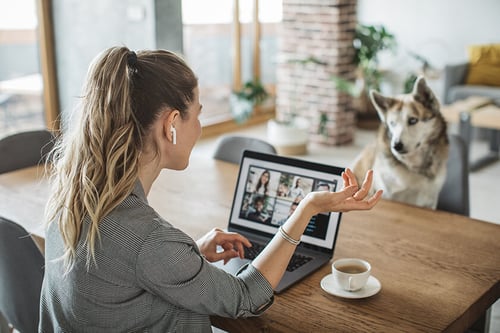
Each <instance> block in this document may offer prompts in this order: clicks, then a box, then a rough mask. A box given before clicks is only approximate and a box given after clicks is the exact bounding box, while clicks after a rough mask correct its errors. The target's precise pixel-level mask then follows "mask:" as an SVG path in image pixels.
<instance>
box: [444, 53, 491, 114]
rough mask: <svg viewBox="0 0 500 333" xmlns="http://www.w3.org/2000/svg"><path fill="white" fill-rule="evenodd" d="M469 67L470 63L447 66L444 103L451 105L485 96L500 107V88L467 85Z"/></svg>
mask: <svg viewBox="0 0 500 333" xmlns="http://www.w3.org/2000/svg"><path fill="white" fill-rule="evenodd" d="M469 67H470V66H469V63H468V62H464V63H458V64H453V65H447V66H445V68H444V89H443V93H444V96H443V99H442V100H443V103H444V104H451V103H453V102H455V101H458V100H461V99H465V98H467V97H469V96H485V97H489V98H491V99H492V100H493V102H494V103H495V104H496V105H500V86H489V85H483V84H467V83H466V78H467V75H468V74H469V73H468V71H469Z"/></svg>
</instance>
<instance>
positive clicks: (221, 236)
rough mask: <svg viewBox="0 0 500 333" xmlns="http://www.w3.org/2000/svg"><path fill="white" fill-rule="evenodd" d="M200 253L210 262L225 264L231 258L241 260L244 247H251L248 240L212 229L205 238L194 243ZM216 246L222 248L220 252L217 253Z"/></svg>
mask: <svg viewBox="0 0 500 333" xmlns="http://www.w3.org/2000/svg"><path fill="white" fill-rule="evenodd" d="M196 244H197V245H198V247H199V248H200V251H201V253H202V254H203V255H204V256H205V258H207V260H208V261H210V262H215V261H219V260H224V264H226V263H227V262H228V261H229V260H231V259H232V258H236V257H240V258H243V257H244V254H245V250H244V247H245V246H246V247H251V246H252V244H251V243H250V241H249V240H248V239H246V238H245V237H243V236H242V235H240V234H238V233H235V232H225V231H223V230H222V229H219V228H214V229H212V230H211V231H210V232H208V233H207V234H206V235H205V236H203V237H202V238H200V239H199V240H197V241H196ZM217 245H220V246H221V247H222V249H223V250H222V251H220V252H217Z"/></svg>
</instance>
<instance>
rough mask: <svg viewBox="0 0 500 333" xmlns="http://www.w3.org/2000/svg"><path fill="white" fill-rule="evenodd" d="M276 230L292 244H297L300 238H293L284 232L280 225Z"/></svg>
mask: <svg viewBox="0 0 500 333" xmlns="http://www.w3.org/2000/svg"><path fill="white" fill-rule="evenodd" d="M278 231H279V232H280V235H281V237H283V239H285V240H286V241H287V242H289V243H291V244H293V245H299V243H300V239H299V240H297V239H293V238H292V237H291V236H290V235H289V234H287V233H286V232H285V230H283V228H282V227H281V226H280V227H279V229H278Z"/></svg>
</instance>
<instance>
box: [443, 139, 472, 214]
mask: <svg viewBox="0 0 500 333" xmlns="http://www.w3.org/2000/svg"><path fill="white" fill-rule="evenodd" d="M449 139H450V152H449V156H448V162H447V168H448V170H447V174H446V180H445V183H444V185H443V188H442V189H441V192H440V194H439V199H438V205H437V209H439V210H445V211H448V212H452V213H456V214H461V215H465V216H469V214H470V208H469V156H468V150H467V145H466V143H465V142H464V140H463V139H462V137H460V136H459V135H456V134H452V135H450V136H449Z"/></svg>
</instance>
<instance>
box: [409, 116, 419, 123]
mask: <svg viewBox="0 0 500 333" xmlns="http://www.w3.org/2000/svg"><path fill="white" fill-rule="evenodd" d="M416 123H418V118H415V117H410V118H408V125H415V124H416Z"/></svg>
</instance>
